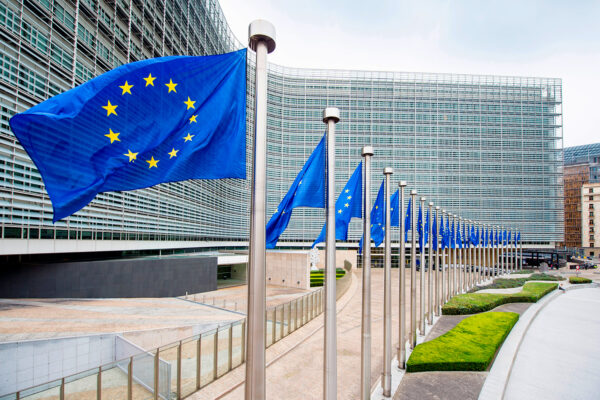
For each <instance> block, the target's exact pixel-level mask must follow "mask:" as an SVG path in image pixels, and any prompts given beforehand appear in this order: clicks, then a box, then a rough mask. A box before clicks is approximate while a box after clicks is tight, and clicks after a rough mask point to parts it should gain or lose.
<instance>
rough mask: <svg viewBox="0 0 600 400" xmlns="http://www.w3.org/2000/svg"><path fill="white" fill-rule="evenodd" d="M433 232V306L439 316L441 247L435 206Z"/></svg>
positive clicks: (438, 216)
mask: <svg viewBox="0 0 600 400" xmlns="http://www.w3.org/2000/svg"><path fill="white" fill-rule="evenodd" d="M435 231H436V232H437V235H436V238H435V241H436V244H435V248H436V250H435V292H434V293H435V301H434V303H433V304H435V315H436V316H439V315H440V307H441V306H442V301H441V300H442V295H441V293H440V282H441V278H442V274H441V271H440V268H441V267H440V251H441V247H442V246H440V240H439V238H440V206H435Z"/></svg>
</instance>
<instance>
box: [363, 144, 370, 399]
mask: <svg viewBox="0 0 600 400" xmlns="http://www.w3.org/2000/svg"><path fill="white" fill-rule="evenodd" d="M362 156H363V157H364V158H365V174H364V178H363V179H364V184H363V191H364V199H363V200H364V201H363V213H364V218H363V221H364V222H363V235H364V242H363V243H364V246H363V276H362V321H361V334H362V337H361V352H360V356H361V357H360V358H361V366H360V367H361V371H360V372H361V374H360V376H361V379H360V393H361V399H362V400H369V399H370V398H371V213H370V211H371V156H373V147H371V146H365V147H363V148H362Z"/></svg>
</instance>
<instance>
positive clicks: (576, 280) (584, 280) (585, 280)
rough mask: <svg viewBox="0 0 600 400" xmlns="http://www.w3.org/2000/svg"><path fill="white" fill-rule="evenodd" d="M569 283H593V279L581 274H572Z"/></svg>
mask: <svg viewBox="0 0 600 400" xmlns="http://www.w3.org/2000/svg"><path fill="white" fill-rule="evenodd" d="M569 283H574V284H578V283H592V280H591V279H588V278H582V277H580V276H570V277H569Z"/></svg>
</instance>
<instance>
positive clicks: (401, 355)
mask: <svg viewBox="0 0 600 400" xmlns="http://www.w3.org/2000/svg"><path fill="white" fill-rule="evenodd" d="M398 186H399V187H400V204H399V206H400V210H399V218H400V221H399V222H400V246H399V247H400V249H399V250H400V263H399V269H400V274H399V275H400V279H399V280H400V282H399V287H398V296H400V299H399V302H398V304H399V305H400V312H399V313H398V314H399V318H400V326H399V329H400V331H399V333H398V366H399V367H400V368H406V365H405V364H406V247H405V241H406V238H405V237H404V230H405V229H406V227H405V225H404V188H405V187H406V181H400V183H399V184H398Z"/></svg>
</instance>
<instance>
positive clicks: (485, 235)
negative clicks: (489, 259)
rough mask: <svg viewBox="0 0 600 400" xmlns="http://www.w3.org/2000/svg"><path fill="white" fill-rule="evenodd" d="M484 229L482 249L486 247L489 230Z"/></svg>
mask: <svg viewBox="0 0 600 400" xmlns="http://www.w3.org/2000/svg"><path fill="white" fill-rule="evenodd" d="M484 229H485V231H484V233H483V247H488V240H489V230H488V228H487V227H485V228H484Z"/></svg>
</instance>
